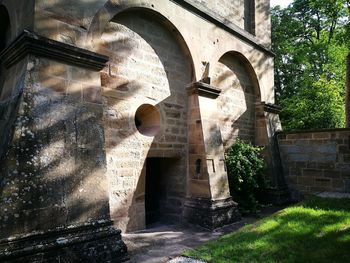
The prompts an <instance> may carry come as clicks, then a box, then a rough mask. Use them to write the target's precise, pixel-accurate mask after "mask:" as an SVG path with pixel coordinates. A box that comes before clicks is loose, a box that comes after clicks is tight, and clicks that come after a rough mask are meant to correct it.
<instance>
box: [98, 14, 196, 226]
mask: <svg viewBox="0 0 350 263" xmlns="http://www.w3.org/2000/svg"><path fill="white" fill-rule="evenodd" d="M101 41H102V42H101V48H100V52H101V53H103V54H106V55H108V56H109V57H110V62H109V65H108V67H107V68H105V69H104V70H103V73H102V87H103V97H104V99H105V100H104V101H105V118H104V119H105V122H104V126H105V128H104V129H105V137H106V151H107V152H106V154H107V175H108V178H109V182H110V198H111V199H110V200H111V202H110V205H111V211H112V217H113V219H114V220H115V222H116V223H117V225H118V227H119V228H121V229H123V230H128V231H131V230H136V229H143V228H145V221H144V217H145V216H144V215H145V210H144V207H145V205H144V196H145V192H144V184H143V183H144V181H145V178H142V177H144V176H145V174H146V172H147V171H144V172H143V173H142V171H143V170H145V169H146V168H145V162H146V158H147V157H163V158H164V157H166V158H176V159H180V165H173V166H172V167H171V169H172V170H173V171H172V173H175V174H176V175H177V176H175V177H174V176H169V181H168V184H169V185H168V186H166V187H170V185H171V188H172V191H171V194H169V193H168V198H170V199H171V200H174V199H176V200H177V203H178V206H180V207H179V208H181V203H182V201H181V200H182V199H183V198H184V197H185V185H184V184H185V182H186V168H185V167H186V152H187V99H186V98H187V97H186V89H185V87H186V85H187V84H188V83H190V82H191V68H190V62H189V61H188V60H187V59H186V58H185V54H184V53H183V51H182V50H181V47H180V45H179V44H178V41H177V39H176V38H175V37H174V36H173V35H172V33H171V31H170V30H168V29H167V28H166V27H165V26H164V25H162V23H161V22H160V20H157V19H156V18H154V17H152V16H151V14H148V15H147V13H145V12H143V13H141V12H128V13H125V14H122V15H120V16H118V17H117V18H116V19H114V20H112V21H111V23H110V24H109V25H108V27H107V28H106V29H105V32H104V34H103V35H102V40H101ZM142 104H150V105H154V106H155V107H156V109H157V111H159V113H160V116H161V121H160V132H159V133H158V134H152V136H147V135H143V134H141V133H140V132H139V131H138V130H137V127H136V125H135V119H134V118H135V117H134V116H135V112H136V110H137V108H138V107H139V106H141V105H142ZM154 135H155V136H154ZM153 136H154V137H153ZM135 191H136V192H135ZM179 208H178V213H181V209H179ZM173 209H176V208H175V207H174V208H173Z"/></svg>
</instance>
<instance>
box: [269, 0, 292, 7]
mask: <svg viewBox="0 0 350 263" xmlns="http://www.w3.org/2000/svg"><path fill="white" fill-rule="evenodd" d="M291 2H293V0H271V7H274V6H276V5H280V6H281V7H287V6H288V5H289V4H290V3H291Z"/></svg>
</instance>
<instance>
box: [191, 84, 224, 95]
mask: <svg viewBox="0 0 350 263" xmlns="http://www.w3.org/2000/svg"><path fill="white" fill-rule="evenodd" d="M187 92H188V94H198V95H200V96H203V97H209V98H214V99H215V98H217V97H218V96H219V95H220V93H221V89H219V88H216V87H214V86H211V85H209V84H207V83H204V82H200V81H199V82H194V83H191V84H190V85H188V86H187Z"/></svg>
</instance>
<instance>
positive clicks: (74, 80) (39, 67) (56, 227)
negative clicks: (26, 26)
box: [0, 31, 126, 262]
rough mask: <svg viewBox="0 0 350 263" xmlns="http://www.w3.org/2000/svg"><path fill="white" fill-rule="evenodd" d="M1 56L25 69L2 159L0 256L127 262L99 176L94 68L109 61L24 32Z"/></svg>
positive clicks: (101, 153) (99, 113) (101, 159)
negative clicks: (111, 218) (13, 120)
mask: <svg viewBox="0 0 350 263" xmlns="http://www.w3.org/2000/svg"><path fill="white" fill-rule="evenodd" d="M0 60H1V61H3V63H4V65H5V66H6V67H8V68H11V67H15V66H16V65H17V64H19V63H22V64H23V65H24V66H25V67H24V69H25V71H24V74H23V77H21V81H19V82H17V84H16V92H18V94H19V96H20V99H19V107H17V108H18V110H16V111H15V112H12V114H14V115H15V116H16V117H15V123H14V127H13V130H14V132H13V134H14V135H13V137H12V138H10V140H9V144H8V147H7V152H6V155H5V156H4V158H2V161H1V164H0V198H1V200H2V201H1V208H0V261H1V262H56V261H57V262H60V261H61V262H112V261H113V262H119V261H121V260H123V259H125V255H126V246H125V244H124V243H123V241H122V240H121V235H120V231H119V230H117V229H114V228H113V226H112V225H113V222H112V221H111V220H110V214H109V196H108V189H107V188H108V183H107V178H106V175H105V169H106V168H105V166H106V161H105V150H104V136H103V127H102V117H103V106H102V101H101V96H100V89H101V85H100V74H99V72H98V71H99V70H100V69H102V67H103V66H104V65H105V63H106V62H107V60H108V58H107V57H105V56H101V55H99V54H96V53H93V52H90V51H87V50H83V49H80V48H76V47H73V46H70V45H67V44H63V43H60V42H57V41H53V40H50V39H47V38H44V37H41V36H38V35H36V34H34V33H31V32H28V31H26V32H24V33H23V34H22V35H20V36H19V37H18V38H17V39H16V40H15V41H14V42H13V43H12V44H11V45H10V46H9V47H8V48H7V49H6V50H4V51H3V52H2V53H1V55H0ZM17 108H16V107H14V109H17Z"/></svg>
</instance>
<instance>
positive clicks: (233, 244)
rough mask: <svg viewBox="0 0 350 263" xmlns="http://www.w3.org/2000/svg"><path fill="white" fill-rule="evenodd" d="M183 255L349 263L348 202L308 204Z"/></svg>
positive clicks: (215, 259)
mask: <svg viewBox="0 0 350 263" xmlns="http://www.w3.org/2000/svg"><path fill="white" fill-rule="evenodd" d="M184 255H185V256H189V257H193V258H197V259H202V260H204V261H207V262H215V263H218V262H264V263H265V262H350V199H321V198H312V199H309V200H307V201H305V202H303V203H300V204H297V205H294V206H291V207H288V208H286V209H284V210H282V211H280V212H278V213H277V214H274V215H272V216H269V217H267V218H264V219H262V220H260V221H258V222H257V223H255V224H251V225H247V226H245V227H243V228H242V229H240V230H239V231H237V232H234V233H231V234H228V235H225V236H223V237H221V238H220V239H218V240H215V241H211V242H208V243H206V244H205V245H203V246H200V247H198V248H197V249H194V250H190V251H186V252H185V253H184Z"/></svg>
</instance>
